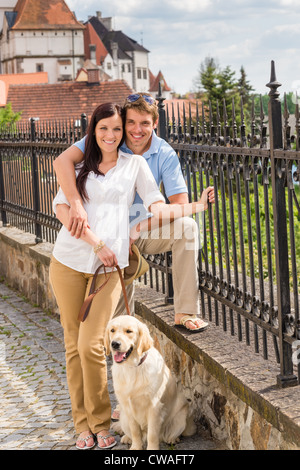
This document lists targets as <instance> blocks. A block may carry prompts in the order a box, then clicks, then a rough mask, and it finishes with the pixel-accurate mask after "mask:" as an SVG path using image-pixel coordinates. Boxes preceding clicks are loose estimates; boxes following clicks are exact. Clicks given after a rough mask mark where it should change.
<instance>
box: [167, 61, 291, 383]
mask: <svg viewBox="0 0 300 470" xmlns="http://www.w3.org/2000/svg"><path fill="white" fill-rule="evenodd" d="M267 86H268V87H269V88H270V92H269V108H268V116H265V115H264V113H263V106H262V101H261V99H260V106H259V115H258V116H256V115H255V106H254V102H253V103H252V108H251V110H250V122H246V120H245V112H244V106H243V102H242V101H241V103H239V105H240V106H239V109H240V115H239V116H237V113H236V104H235V103H234V102H232V106H231V115H230V116H229V114H228V104H227V103H225V100H224V102H223V103H222V106H221V105H220V106H219V104H217V106H216V111H215V113H213V111H212V106H211V104H210V103H208V104H207V105H206V104H204V103H202V105H201V107H200V106H199V107H198V106H196V114H195V116H194V117H193V116H192V113H191V106H190V105H189V106H188V108H187V109H185V108H183V109H182V110H179V109H174V107H173V106H172V107H171V108H170V109H167V112H166V113H165V116H164V109H163V108H164V105H163V99H162V98H160V100H159V101H160V112H161V114H162V115H163V119H162V120H161V122H162V123H163V124H162V125H161V126H160V135H161V136H162V137H164V138H166V140H168V142H169V143H170V145H172V147H173V148H174V149H175V150H176V152H177V154H178V156H179V158H180V161H181V166H182V169H183V172H184V175H185V177H186V181H187V186H188V191H189V197H190V200H198V199H199V197H200V194H201V192H202V191H203V189H204V188H205V187H207V186H208V185H214V187H215V192H216V202H215V205H214V207H210V208H209V210H208V212H207V214H205V215H204V223H203V225H202V226H200V227H199V228H200V236H201V238H202V240H201V242H202V249H201V253H200V256H199V284H200V295H201V305H202V313H203V314H204V316H206V317H207V318H209V320H211V321H214V322H215V323H216V324H217V325H219V324H222V326H223V329H224V330H228V329H229V330H230V331H231V334H237V337H238V339H239V340H242V339H243V337H244V338H245V340H246V342H247V344H250V337H252V338H253V339H252V340H251V341H253V342H254V347H255V351H256V352H259V351H260V350H261V349H262V352H263V355H264V357H265V358H266V359H267V358H268V357H269V350H270V346H269V342H270V341H269V339H271V344H272V351H274V352H275V357H276V359H277V361H278V363H280V374H279V375H278V385H279V386H281V387H285V386H289V385H296V384H298V378H297V375H298V377H299V371H300V368H299V362H300V361H299V360H298V359H297V349H298V346H299V345H300V341H299V340H300V321H299V287H300V285H299V284H300V280H299V269H300V243H299V241H298V239H299V237H298V236H297V235H298V233H297V232H298V231H299V229H300V210H299V209H300V205H299V202H300V190H299V183H298V182H299V172H300V162H299V161H300V152H299V145H300V132H299V130H300V121H299V119H300V114H299V104H298V103H296V113H295V133H294V134H293V135H291V126H290V124H289V121H290V119H289V118H290V116H289V112H288V108H287V102H286V99H284V113H283V118H284V122H282V111H281V101H280V99H279V92H278V91H277V89H278V87H279V86H280V84H279V83H278V82H277V80H276V76H275V67H274V63H272V70H271V79H270V82H269V83H268V85H267ZM237 118H239V124H237V121H238V119H237ZM168 269H169V271H171V266H170V267H169V268H168ZM170 289H172V286H170ZM252 327H253V332H252V335H251V334H250V328H252Z"/></svg>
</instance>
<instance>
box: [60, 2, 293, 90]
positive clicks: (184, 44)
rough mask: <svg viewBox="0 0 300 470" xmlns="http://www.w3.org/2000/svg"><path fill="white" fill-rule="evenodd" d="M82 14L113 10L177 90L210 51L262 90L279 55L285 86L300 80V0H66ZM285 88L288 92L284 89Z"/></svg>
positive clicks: (116, 22) (84, 16)
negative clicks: (242, 69) (83, 0)
mask: <svg viewBox="0 0 300 470" xmlns="http://www.w3.org/2000/svg"><path fill="white" fill-rule="evenodd" d="M66 1H67V3H68V5H69V7H70V8H71V9H72V10H74V11H75V12H76V14H77V18H79V19H82V20H86V19H87V17H88V15H95V13H96V11H97V10H100V11H102V15H103V16H113V18H114V25H115V28H116V29H122V30H123V31H124V33H125V34H127V35H128V36H130V37H132V38H134V39H135V40H137V41H140V40H141V37H143V44H144V46H145V47H146V48H147V49H149V50H150V56H149V64H150V68H151V70H152V72H153V73H157V72H158V71H159V70H160V69H161V70H162V72H163V74H164V76H165V78H166V80H167V82H168V83H169V84H171V85H172V86H173V87H174V88H175V90H176V91H178V92H181V93H184V92H185V91H188V90H189V89H190V88H191V86H192V82H193V79H194V78H195V76H196V74H197V71H198V69H199V66H200V64H201V62H202V61H203V60H204V59H205V57H206V56H208V55H210V56H212V57H214V58H216V59H217V60H218V62H219V64H220V66H221V67H225V66H227V65H229V66H231V68H232V69H233V70H235V71H236V73H237V74H238V73H239V70H240V67H241V65H243V66H244V67H245V70H246V73H247V77H248V79H249V80H250V82H251V84H252V85H253V86H254V87H255V88H256V89H257V91H258V92H261V93H267V92H268V91H269V90H268V89H267V88H266V87H265V84H266V83H267V82H268V81H269V80H268V79H269V75H270V62H271V60H273V59H274V60H275V62H276V70H277V78H278V80H279V81H280V82H281V83H283V86H282V88H281V89H280V90H283V89H284V88H286V89H288V88H289V87H291V86H292V85H291V84H292V83H293V81H295V80H300V64H299V65H298V61H297V57H298V55H299V50H298V47H297V46H298V44H300V41H299V34H300V27H299V24H300V1H299V0H227V1H226V2H224V0H152V1H151V2H141V1H140V0H110V1H109V2H104V1H101V0H85V2H82V0H66ZM281 93H282V92H281Z"/></svg>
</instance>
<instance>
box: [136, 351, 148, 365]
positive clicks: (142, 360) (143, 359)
mask: <svg viewBox="0 0 300 470" xmlns="http://www.w3.org/2000/svg"><path fill="white" fill-rule="evenodd" d="M147 356H148V353H146V354H145V355H144V356H143V357H142V359H141V360H140V362H139V363H138V365H137V366H140V365H141V364H143V362H144V361H145V359H146V357H147Z"/></svg>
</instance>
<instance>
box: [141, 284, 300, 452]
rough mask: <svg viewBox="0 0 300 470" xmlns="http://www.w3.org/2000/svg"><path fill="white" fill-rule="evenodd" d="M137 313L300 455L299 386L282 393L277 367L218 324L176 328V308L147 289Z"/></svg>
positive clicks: (283, 390) (143, 288) (159, 295)
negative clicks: (194, 330)
mask: <svg viewBox="0 0 300 470" xmlns="http://www.w3.org/2000/svg"><path fill="white" fill-rule="evenodd" d="M135 311H136V314H137V315H139V316H140V317H141V318H143V319H144V320H146V321H147V322H149V323H150V324H152V325H153V326H154V327H155V328H157V329H158V330H159V331H161V332H162V333H163V334H164V335H165V336H166V337H167V338H169V339H170V340H171V341H172V342H173V343H174V344H175V345H176V346H177V347H178V348H179V349H180V350H181V351H183V352H184V353H186V354H187V355H188V356H189V357H191V358H192V359H193V360H194V361H195V362H196V363H198V364H201V366H202V367H204V368H205V370H206V371H207V372H209V374H211V375H212V376H213V377H215V379H217V380H218V382H220V384H222V385H223V386H224V387H226V389H228V390H230V391H231V392H232V393H233V394H234V395H235V396H236V397H238V398H239V399H240V400H241V401H242V402H243V403H245V404H246V405H247V406H249V407H251V408H252V409H253V410H254V411H255V412H256V413H258V414H259V415H260V416H261V417H262V418H263V419H264V420H265V421H266V422H268V423H270V424H271V425H272V426H273V427H274V428H276V429H277V430H278V431H279V432H280V433H281V434H282V436H283V438H284V440H285V441H287V442H290V443H292V444H293V445H294V446H296V448H299V449H300V386H296V387H291V388H287V389H279V388H277V386H276V377H277V375H278V374H279V366H278V364H276V362H272V360H267V361H266V360H264V359H263V358H262V357H261V356H260V355H259V354H257V353H255V352H253V351H252V350H251V348H250V347H249V346H246V345H245V344H244V343H240V342H239V341H238V339H237V338H236V337H232V336H231V335H230V334H229V333H228V332H227V333H225V332H224V331H223V330H222V329H221V328H220V327H217V326H215V325H213V324H210V327H209V328H208V329H207V330H205V331H204V332H200V333H189V332H185V331H184V330H182V329H179V328H177V327H174V311H173V307H172V305H165V304H164V296H163V295H161V294H159V293H157V292H153V291H152V290H150V289H148V288H146V287H144V286H142V285H139V286H137V287H136V289H135Z"/></svg>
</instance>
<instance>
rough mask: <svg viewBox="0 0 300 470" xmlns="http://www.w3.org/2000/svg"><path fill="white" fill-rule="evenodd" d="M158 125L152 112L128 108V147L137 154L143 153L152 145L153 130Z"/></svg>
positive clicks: (126, 138)
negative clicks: (141, 111)
mask: <svg viewBox="0 0 300 470" xmlns="http://www.w3.org/2000/svg"><path fill="white" fill-rule="evenodd" d="M156 126H157V122H155V123H154V122H153V118H152V115H151V114H148V113H140V112H138V111H135V110H134V109H127V112H126V121H125V134H126V137H125V140H126V145H127V147H128V148H129V149H130V150H131V151H132V152H133V153H135V154H137V155H143V153H145V152H146V151H147V150H148V149H149V148H150V145H151V136H152V131H153V129H155V128H156Z"/></svg>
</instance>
